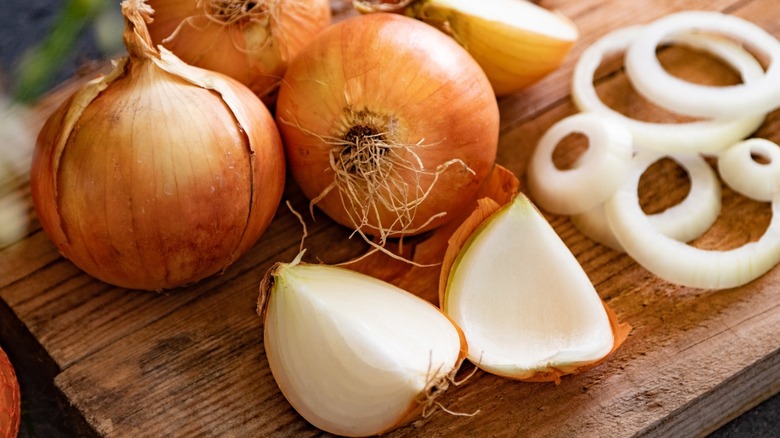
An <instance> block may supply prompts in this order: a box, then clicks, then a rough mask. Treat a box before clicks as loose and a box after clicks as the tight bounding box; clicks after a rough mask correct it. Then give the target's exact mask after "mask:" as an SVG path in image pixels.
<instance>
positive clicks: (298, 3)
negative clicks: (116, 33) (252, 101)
mask: <svg viewBox="0 0 780 438" xmlns="http://www.w3.org/2000/svg"><path fill="white" fill-rule="evenodd" d="M148 3H149V5H150V6H152V8H153V9H154V11H155V12H154V22H153V23H151V24H150V25H149V33H150V35H151V36H152V41H154V43H155V44H163V45H164V46H165V47H166V48H168V49H169V50H171V51H172V52H173V53H174V54H176V56H178V57H179V58H181V59H182V60H183V61H185V62H187V63H189V64H192V65H195V66H198V67H202V68H205V69H208V70H213V71H218V72H220V73H224V74H226V75H228V76H231V77H233V78H235V79H237V80H239V81H241V82H242V83H243V84H245V85H247V86H248V87H249V88H250V89H251V90H252V91H254V92H255V93H256V94H257V95H258V96H261V97H263V99H264V101H266V103H271V102H272V98H273V96H274V95H275V94H274V92H275V91H276V89H277V85H278V83H279V81H280V80H281V78H282V75H284V71H285V69H286V68H287V64H288V63H289V61H290V60H291V59H292V58H293V57H294V56H295V55H296V54H297V53H298V52H299V51H300V50H301V49H302V48H303V47H304V46H305V45H306V44H307V43H308V42H309V41H311V39H312V38H313V37H314V35H316V34H317V33H318V32H320V31H321V30H322V29H324V28H325V27H326V26H328V25H329V24H330V19H331V17H330V2H329V1H328V0H255V1H250V0H148Z"/></svg>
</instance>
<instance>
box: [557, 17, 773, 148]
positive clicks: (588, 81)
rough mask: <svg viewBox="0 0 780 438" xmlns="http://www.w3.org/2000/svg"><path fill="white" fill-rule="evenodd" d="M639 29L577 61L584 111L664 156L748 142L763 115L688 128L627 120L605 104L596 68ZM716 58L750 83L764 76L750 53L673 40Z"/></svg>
mask: <svg viewBox="0 0 780 438" xmlns="http://www.w3.org/2000/svg"><path fill="white" fill-rule="evenodd" d="M640 30H641V27H640V26H634V27H627V28H623V29H618V30H616V31H613V32H610V33H608V34H606V35H604V36H603V37H602V38H601V39H599V40H598V41H596V42H595V43H593V44H592V45H590V46H589V47H588V48H587V49H585V51H584V52H583V53H582V55H581V56H580V58H579V59H578V60H577V65H576V66H575V69H574V79H573V81H572V99H573V100H574V103H575V105H576V106H577V108H579V109H580V110H581V111H593V112H597V113H599V114H603V115H605V116H607V117H611V118H614V119H615V120H618V121H620V122H621V123H624V124H625V125H626V126H627V127H628V128H629V129H630V130H631V133H632V134H633V135H634V146H635V147H638V148H647V149H653V150H657V151H662V152H703V153H714V152H718V151H721V150H723V149H725V148H727V147H729V146H731V145H733V144H734V143H736V142H738V141H740V140H742V139H744V138H745V137H747V136H748V135H750V133H752V132H754V131H755V130H756V129H758V127H759V126H760V125H761V124H762V123H763V121H764V116H765V115H764V114H759V115H750V116H747V117H739V118H737V119H729V120H725V119H715V120H706V121H697V122H689V123H651V122H643V121H640V120H636V119H632V118H630V117H627V116H625V115H623V114H621V113H619V112H617V111H615V110H613V109H612V108H610V107H608V106H607V105H605V104H604V103H603V102H602V101H601V99H600V98H599V96H598V94H597V93H596V89H595V87H594V84H593V79H594V74H595V72H596V69H597V68H598V67H599V65H600V64H601V62H602V60H603V58H604V57H606V56H607V55H610V54H612V53H616V52H622V51H625V50H626V48H627V47H628V45H629V43H630V42H631V41H632V40H633V39H634V38H635V36H636V35H637V34H638V33H639V32H640ZM670 41H671V42H672V43H675V44H682V45H684V46H686V47H690V48H692V49H696V50H701V51H704V52H707V53H709V54H712V55H714V56H716V57H718V58H719V59H721V60H723V61H724V62H726V63H727V64H729V65H730V66H731V67H732V68H734V69H736V70H737V71H738V72H739V73H740V75H741V77H742V79H743V80H744V81H745V82H746V83H750V82H752V81H755V80H756V79H758V78H760V77H761V76H762V75H763V74H764V70H763V69H762V68H761V64H759V63H758V61H757V60H756V59H755V58H754V57H753V55H751V54H750V53H749V52H747V51H746V50H745V49H743V48H742V47H740V46H739V45H737V44H734V43H732V42H731V41H729V40H727V39H723V38H716V37H714V36H706V35H693V34H690V35H689V34H683V35H676V36H674V37H673V38H671V40H670Z"/></svg>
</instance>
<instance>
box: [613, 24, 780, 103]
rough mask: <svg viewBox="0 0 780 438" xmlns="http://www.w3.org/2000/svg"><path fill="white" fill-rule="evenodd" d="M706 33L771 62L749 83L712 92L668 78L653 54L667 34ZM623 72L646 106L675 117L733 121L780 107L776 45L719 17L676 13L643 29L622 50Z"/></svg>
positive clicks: (749, 27) (762, 34) (753, 30)
mask: <svg viewBox="0 0 780 438" xmlns="http://www.w3.org/2000/svg"><path fill="white" fill-rule="evenodd" d="M699 31H707V32H713V33H718V34H724V35H727V36H730V37H732V38H735V39H737V40H739V41H741V42H744V43H746V44H749V45H751V46H753V47H755V48H757V49H758V50H760V51H762V52H764V54H766V55H767V56H768V57H769V58H770V64H769V67H768V68H767V70H766V72H765V73H764V74H763V75H762V76H761V77H760V78H758V79H757V80H755V81H751V82H750V83H742V84H738V85H730V86H723V87H712V86H704V85H699V84H694V83H691V82H687V81H684V80H682V79H679V78H676V77H674V76H672V75H670V74H669V73H668V72H667V71H666V70H665V69H664V68H663V67H662V66H661V64H660V62H659V61H658V58H657V57H656V55H655V51H656V48H657V47H658V45H659V44H660V43H661V42H662V41H663V40H664V38H666V37H667V36H669V35H676V34H678V33H683V32H699ZM625 66H626V71H627V73H628V76H629V80H630V81H631V82H632V84H633V85H634V87H635V88H636V90H637V91H638V92H639V93H640V94H642V95H643V96H644V97H645V98H646V99H648V100H649V101H651V102H653V103H655V104H657V105H659V106H661V107H663V108H666V109H667V110H669V111H673V112H676V113H678V114H685V115H689V116H696V117H714V118H736V117H740V116H744V115H745V114H761V113H767V112H769V111H771V110H773V109H775V108H777V107H778V106H780V41H778V40H777V39H776V38H775V37H773V36H772V35H770V34H769V33H767V32H766V31H764V30H763V29H761V28H760V27H758V26H757V25H755V24H753V23H751V22H749V21H746V20H743V19H741V18H738V17H735V16H732V15H726V14H722V13H719V12H702V11H689V12H678V13H675V14H671V15H667V16H666V17H663V18H660V19H658V20H656V21H654V22H652V23H650V24H648V25H646V26H645V27H644V28H643V29H642V30H641V31H640V32H639V34H638V35H637V36H636V38H634V39H633V41H632V42H631V44H630V45H629V47H628V50H627V51H626V56H625Z"/></svg>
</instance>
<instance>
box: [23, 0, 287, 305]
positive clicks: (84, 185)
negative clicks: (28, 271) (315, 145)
mask: <svg viewBox="0 0 780 438" xmlns="http://www.w3.org/2000/svg"><path fill="white" fill-rule="evenodd" d="M122 10H123V13H124V14H125V21H126V28H125V33H124V39H125V44H126V45H127V49H128V52H129V57H127V58H123V59H121V60H119V61H118V62H117V63H116V66H115V68H114V69H113V70H112V71H111V72H110V73H109V74H107V75H106V76H104V77H100V78H97V79H95V80H93V81H91V82H89V83H87V84H86V85H85V86H84V87H83V88H81V89H80V90H78V91H77V92H76V93H74V94H73V95H72V96H71V97H70V98H69V99H68V100H67V101H66V102H65V103H64V104H63V105H62V106H61V107H60V108H59V109H58V110H57V111H55V112H54V114H53V115H52V116H51V117H50V118H49V119H48V120H47V122H46V123H45V125H44V127H43V129H42V130H41V133H40V135H39V137H38V141H37V144H36V149H35V153H34V156H33V163H32V169H31V186H32V187H31V188H32V197H33V202H34V205H35V210H36V212H37V214H38V217H39V219H40V222H41V225H42V226H43V229H44V231H45V232H46V233H47V235H48V236H49V237H50V238H51V240H52V241H53V242H54V244H55V245H56V246H57V248H58V249H59V250H60V252H61V253H62V254H63V255H64V256H65V257H67V258H68V259H70V260H71V261H72V262H73V263H74V264H76V265H77V266H78V267H80V268H81V269H83V270H84V271H86V272H87V273H89V274H91V275H92V276H94V277H96V278H98V279H100V280H103V281H105V282H107V283H111V284H114V285H118V286H122V287H127V288H132V289H147V290H160V289H166V288H172V287H177V286H181V285H185V284H188V283H191V282H194V281H197V280H199V279H202V278H204V277H206V276H209V275H211V274H214V273H217V272H219V271H221V270H224V269H225V268H226V267H227V266H229V265H230V264H231V263H233V261H235V260H236V258H238V257H239V256H240V255H241V254H243V253H245V252H246V251H247V250H248V249H249V248H250V247H251V246H252V245H253V244H254V243H255V242H256V240H257V239H258V238H259V237H260V235H261V234H262V232H263V231H264V230H265V228H266V227H267V226H268V224H269V223H270V221H271V219H272V217H273V215H274V213H275V211H276V208H277V206H278V203H279V200H280V198H281V193H282V190H283V186H284V171H285V168H284V166H285V165H284V155H283V149H282V146H281V141H280V138H279V134H278V131H277V130H276V128H275V125H274V122H273V118H272V117H271V115H270V113H269V112H268V110H267V109H266V108H265V106H264V105H263V104H262V102H261V101H260V100H259V99H258V98H257V96H255V95H254V94H253V93H252V92H251V91H250V90H249V89H248V88H246V87H245V86H243V85H241V84H240V83H239V82H237V81H235V80H233V79H231V78H229V77H227V76H224V75H222V74H219V73H213V72H210V71H206V70H202V69H199V68H195V67H191V66H189V65H187V64H185V63H183V62H182V61H180V60H179V59H178V58H176V57H175V56H174V55H173V54H171V53H170V52H168V51H167V50H165V49H160V51H157V50H156V49H154V48H153V47H152V45H151V41H150V39H149V36H148V33H147V30H146V27H145V20H146V21H148V20H149V19H150V16H151V14H152V10H151V9H150V8H149V7H148V6H147V5H145V4H144V2H143V1H140V0H127V1H125V2H123V3H122Z"/></svg>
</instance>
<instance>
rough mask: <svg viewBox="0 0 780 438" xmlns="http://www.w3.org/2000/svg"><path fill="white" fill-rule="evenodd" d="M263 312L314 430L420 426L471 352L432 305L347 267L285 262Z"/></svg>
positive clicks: (286, 386)
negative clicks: (424, 413)
mask: <svg viewBox="0 0 780 438" xmlns="http://www.w3.org/2000/svg"><path fill="white" fill-rule="evenodd" d="M299 258H300V256H299ZM259 308H260V310H261V316H264V320H265V327H264V343H265V352H266V357H267V358H268V363H269V365H270V368H271V372H272V373H273V376H274V379H275V380H276V383H277V384H278V385H279V388H280V389H281V391H282V393H283V394H284V396H285V397H286V398H287V400H288V401H289V402H290V404H292V406H293V407H294V408H295V410H296V411H298V413H300V414H301V415H302V416H303V417H304V418H305V419H306V420H308V421H309V422H310V423H311V424H313V425H314V426H316V427H318V428H320V429H322V430H325V431H327V432H330V433H334V434H337V435H342V436H367V435H376V434H380V433H383V432H386V431H389V430H391V429H393V428H395V427H397V426H399V425H403V424H405V423H406V422H408V421H411V420H412V419H414V418H415V417H417V416H418V415H420V413H421V412H422V411H423V410H424V409H425V408H426V407H428V408H430V407H432V405H433V399H434V398H435V396H436V394H437V393H438V392H439V391H441V390H442V389H443V388H446V386H447V383H448V379H450V378H451V376H452V374H454V373H455V371H457V367H458V365H459V364H460V361H461V359H462V356H463V355H462V352H463V350H465V347H464V346H463V342H464V341H463V338H462V336H461V334H460V331H459V330H458V329H457V328H456V326H455V325H454V324H453V323H452V322H451V321H450V320H449V319H448V318H447V317H446V316H445V315H444V314H443V313H441V311H439V309H437V308H436V307H435V306H433V305H432V304H430V303H428V302H427V301H424V300H423V299H421V298H418V297H417V296H415V295H412V294H411V293H409V292H406V291H404V290H402V289H399V288H397V287H395V286H393V285H391V284H389V283H385V282H383V281H380V280H377V279H375V278H373V277H369V276H367V275H364V274H359V273H357V272H354V271H351V270H348V269H344V268H340V267H333V266H326V265H310V264H305V263H300V261H299V259H296V260H295V261H293V262H292V263H279V264H276V265H275V266H274V267H273V268H272V269H271V270H270V271H269V272H268V273H267V274H266V278H265V280H264V281H263V284H262V285H261V296H260V300H259ZM263 309H265V311H264V313H263V312H262V310H263Z"/></svg>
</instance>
